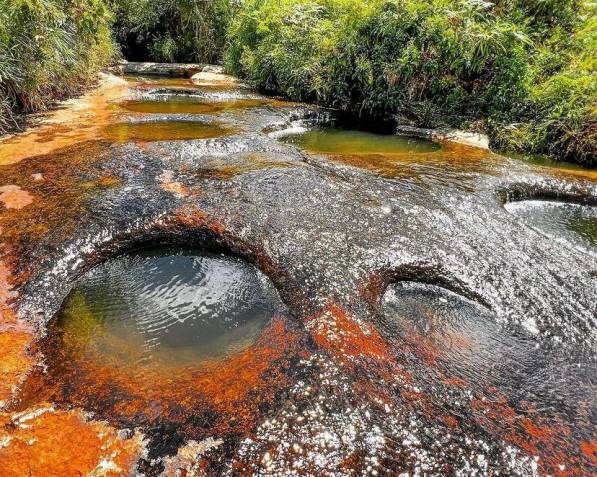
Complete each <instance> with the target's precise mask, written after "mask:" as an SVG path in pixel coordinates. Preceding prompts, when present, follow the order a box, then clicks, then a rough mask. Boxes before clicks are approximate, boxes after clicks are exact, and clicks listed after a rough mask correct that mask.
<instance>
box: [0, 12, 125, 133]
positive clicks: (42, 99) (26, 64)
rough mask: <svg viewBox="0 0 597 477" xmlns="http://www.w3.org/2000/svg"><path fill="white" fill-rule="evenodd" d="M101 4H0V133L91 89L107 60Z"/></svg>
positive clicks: (106, 32)
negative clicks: (23, 116)
mask: <svg viewBox="0 0 597 477" xmlns="http://www.w3.org/2000/svg"><path fill="white" fill-rule="evenodd" d="M109 22H110V13H109V11H108V9H107V8H106V5H105V3H104V2H103V1H102V0H0V132H2V130H5V129H7V128H9V127H11V126H15V125H16V122H15V119H14V113H15V112H32V111H39V110H43V109H45V108H47V107H48V105H49V104H51V103H52V102H53V101H55V100H56V99H60V98H64V97H67V96H69V95H71V94H73V93H75V92H76V91H78V90H80V89H81V87H82V86H84V85H86V84H88V83H89V81H90V80H91V79H92V78H93V77H94V73H95V72H96V71H97V70H98V69H99V68H101V67H102V66H103V65H105V64H106V63H107V62H108V61H109V60H110V58H111V56H112V53H113V49H112V41H111V38H110V30H109Z"/></svg>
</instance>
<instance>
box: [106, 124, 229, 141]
mask: <svg viewBox="0 0 597 477" xmlns="http://www.w3.org/2000/svg"><path fill="white" fill-rule="evenodd" d="M231 131H232V130H231V129H229V128H225V127H222V126H219V125H217V124H212V123H203V122H199V121H148V122H130V123H115V124H110V125H108V126H106V127H105V128H104V129H103V130H102V134H103V136H104V137H105V138H106V139H109V140H111V141H115V142H128V141H175V140H185V139H209V138H214V137H221V136H225V135H227V134H230V132H231Z"/></svg>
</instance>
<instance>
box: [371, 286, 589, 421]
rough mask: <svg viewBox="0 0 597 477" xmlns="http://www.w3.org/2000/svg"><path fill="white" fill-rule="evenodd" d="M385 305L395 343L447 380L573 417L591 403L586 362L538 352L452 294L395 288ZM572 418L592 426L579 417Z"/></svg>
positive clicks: (488, 313) (522, 335)
mask: <svg viewBox="0 0 597 477" xmlns="http://www.w3.org/2000/svg"><path fill="white" fill-rule="evenodd" d="M382 303H383V310H384V314H385V316H386V317H387V318H388V319H389V320H390V322H391V323H392V327H393V328H394V332H395V333H396V335H397V336H400V338H401V339H404V340H405V342H406V343H408V346H409V347H412V349H413V352H414V353H422V355H423V356H425V357H426V359H427V360H429V361H430V362H433V363H435V364H436V365H437V366H439V367H440V369H442V371H443V372H444V373H445V374H446V376H448V377H450V378H452V377H454V378H457V379H461V380H464V382H466V383H470V384H471V385H472V386H473V387H475V388H477V389H478V390H483V389H486V388H488V387H492V386H495V387H497V388H499V389H500V390H501V391H503V392H505V393H506V394H507V395H508V396H509V398H510V399H512V400H513V401H514V402H516V401H518V400H525V401H529V402H532V403H534V405H537V406H541V407H545V408H550V409H552V408H553V409H554V410H555V409H558V412H567V413H570V414H574V413H575V412H576V411H575V409H576V405H577V404H578V402H583V401H586V402H590V401H591V399H592V396H593V395H594V392H595V385H594V383H593V376H594V373H595V370H596V369H595V365H594V363H592V362H591V361H590V360H589V359H587V358H586V357H582V356H578V357H577V358H566V357H564V356H561V355H559V354H558V353H550V352H546V351H545V350H540V349H538V348H537V347H536V343H535V342H534V341H533V339H532V338H531V337H529V336H527V335H526V334H525V333H524V332H523V331H522V330H518V331H517V330H511V329H508V328H506V327H504V326H503V325H500V324H499V323H497V321H496V319H495V315H494V314H493V313H492V312H491V311H490V310H488V309H487V308H485V307H483V306H481V305H479V304H477V303H475V302H473V301H471V300H468V299H466V298H464V297H462V296H460V295H458V294H456V293H453V292H451V291H448V290H446V289H444V288H441V287H438V286H434V285H427V284H422V283H415V282H400V283H396V284H393V285H391V286H390V287H389V288H388V290H387V292H386V293H385V295H384V297H383V302H382ZM570 417H572V416H570ZM572 418H573V419H574V420H577V421H578V422H579V423H584V424H586V425H589V424H590V423H588V422H586V416H583V415H581V414H579V415H576V416H574V417H572Z"/></svg>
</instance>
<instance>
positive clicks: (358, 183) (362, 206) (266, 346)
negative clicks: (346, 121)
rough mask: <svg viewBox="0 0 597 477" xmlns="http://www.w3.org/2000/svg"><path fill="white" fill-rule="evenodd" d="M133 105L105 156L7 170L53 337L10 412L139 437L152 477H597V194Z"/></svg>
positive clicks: (259, 121)
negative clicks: (52, 414)
mask: <svg viewBox="0 0 597 477" xmlns="http://www.w3.org/2000/svg"><path fill="white" fill-rule="evenodd" d="M128 81H129V84H130V86H131V88H133V91H132V92H131V94H130V95H128V96H127V97H126V98H125V99H124V100H123V101H120V102H118V103H114V104H112V105H111V106H110V107H109V108H110V114H109V115H106V116H107V117H109V118H111V120H110V122H109V124H107V125H104V124H102V127H101V128H100V135H99V137H97V138H94V137H93V136H92V135H89V138H88V139H89V143H83V144H78V145H76V147H72V148H68V147H67V148H64V149H61V150H59V151H56V152H53V153H51V154H48V155H44V156H38V157H35V156H33V157H28V158H26V159H24V160H22V161H21V162H19V163H18V164H13V165H6V166H2V167H3V168H2V170H0V179H1V182H0V186H1V187H2V189H1V191H2V194H0V200H1V201H2V204H3V207H2V208H0V227H1V230H2V234H3V240H4V241H5V243H6V244H7V245H6V247H7V250H6V252H5V255H4V256H3V260H4V261H6V263H7V264H10V266H11V267H12V268H11V269H10V270H11V271H10V273H9V272H6V273H7V274H8V275H7V276H8V278H7V279H6V281H7V283H8V282H10V283H14V284H15V287H16V288H15V290H16V291H15V292H14V293H13V292H12V291H10V293H8V294H7V293H5V295H6V296H7V297H8V298H9V299H11V300H13V301H14V303H15V309H16V310H17V311H18V314H19V317H21V319H22V320H24V321H26V322H28V323H30V324H31V325H33V328H34V329H36V330H39V332H38V334H37V335H36V338H35V340H33V342H31V343H28V344H27V350H28V351H27V352H28V353H30V354H29V355H30V356H34V357H35V359H36V360H38V362H37V366H35V367H34V369H33V370H32V371H31V372H29V373H28V374H27V377H26V378H25V377H23V378H22V384H21V381H19V383H18V385H14V389H17V390H18V391H17V393H16V397H15V400H14V402H13V403H12V404H11V406H12V407H10V411H11V412H13V411H14V412H16V411H23V412H26V411H28V410H30V409H32V408H34V406H36V405H39V403H50V404H51V405H52V406H54V407H56V408H57V409H59V410H61V411H64V412H75V411H78V410H82V411H84V412H86V413H89V414H86V415H87V418H88V419H89V420H90V421H95V420H97V421H102V422H104V421H105V423H107V424H106V425H107V426H111V427H112V428H114V429H117V430H118V431H122V432H121V434H122V435H123V436H128V435H131V434H132V433H133V432H138V433H141V434H142V436H143V438H144V440H143V446H144V450H143V452H142V453H140V454H139V455H138V457H137V459H136V461H135V462H136V463H135V467H134V472H136V473H137V474H138V475H145V476H147V477H149V476H157V475H203V474H205V475H238V474H243V475H342V476H343V475H355V474H358V475H400V474H403V475H445V474H450V475H520V476H529V475H537V474H540V475H548V474H549V475H579V476H580V475H592V474H594V473H595V470H596V469H597V451H596V449H597V444H596V442H595V435H596V433H597V401H596V400H595V395H597V388H596V385H595V383H596V382H597V379H596V378H597V371H596V368H595V365H596V363H597V355H596V354H595V349H596V348H595V345H596V343H597V322H596V316H597V308H596V303H597V287H596V286H595V285H596V283H597V282H596V280H597V261H596V258H595V257H596V255H595V246H596V228H597V225H596V224H597V215H596V212H595V210H596V208H595V203H596V201H597V199H596V198H597V186H596V185H595V175H594V172H593V171H585V170H582V169H579V168H574V167H572V168H565V169H561V168H559V167H550V168H547V167H544V166H545V164H540V165H534V164H529V163H524V162H521V161H519V160H515V159H512V158H509V157H505V156H502V155H498V154H494V153H491V152H489V151H484V150H481V149H475V148H470V147H467V146H463V145H458V144H454V143H448V142H446V143H442V144H438V143H435V142H431V141H428V140H423V139H416V138H408V137H402V136H394V135H382V134H373V133H369V132H364V131H359V130H350V129H342V128H338V127H331V125H330V122H329V112H326V111H322V110H320V109H318V108H316V107H308V106H305V105H300V104H293V103H288V102H284V101H280V100H277V99H273V98H268V97H263V96H260V95H258V94H257V93H255V92H253V91H251V90H249V89H247V88H246V87H244V86H241V85H238V84H236V83H231V84H226V85H222V84H214V85H212V86H210V85H207V86H205V85H201V86H198V85H194V84H193V83H192V82H191V81H190V80H186V79H163V78H140V77H135V78H128ZM273 106H275V107H273ZM288 132H294V133H297V132H299V134H292V135H288V134H287V133H288ZM145 243H150V244H155V245H156V247H155V248H150V249H139V244H145ZM160 244H162V245H160ZM172 244H178V245H177V246H174V245H172ZM158 245H159V247H158ZM215 250H217V251H220V250H225V251H226V253H225V254H221V253H215V252H210V251H215ZM13 268H14V271H12V270H13ZM7 270H8V269H7ZM0 272H2V273H4V269H3V268H1V267H0ZM3 277H4V276H3V275H2V274H1V273H0V279H1V280H4V278H3ZM0 285H1V283H0ZM0 290H1V288H0ZM17 292H18V293H17ZM1 299H2V295H1V294H0V300H1ZM6 328H7V329H10V327H8V326H7V327H6ZM11 422H12V421H11ZM15 422H20V421H18V419H17V421H15ZM11 426H12V427H11ZM4 427H5V430H4V431H3V432H5V433H8V435H7V436H4V435H0V442H2V443H3V446H4V447H2V448H1V449H0V451H3V452H8V453H9V455H10V456H11V457H12V455H13V454H10V453H11V452H15V453H16V452H17V451H14V450H13V448H12V445H13V443H14V442H16V439H15V438H14V436H13V435H12V434H10V433H11V432H13V430H14V429H15V425H14V424H10V425H7V426H4ZM17 427H18V425H17ZM52 432H53V435H52V438H53V440H52V441H51V443H50V444H49V445H48V448H50V449H51V450H52V451H55V452H56V453H57V454H58V455H63V454H64V447H63V444H61V441H60V438H54V434H55V435H56V436H60V435H61V434H60V432H61V430H60V429H55V430H53V431H52ZM36 439H37V436H33V437H32V438H31V439H30V441H29V442H30V444H28V445H30V446H35V445H36V444H35V443H36V442H37V441H36ZM0 447H1V446H0ZM32 449H35V447H32ZM44 452H45V451H44ZM14 455H17V454H14ZM20 455H21V454H18V455H17V457H16V458H15V459H16V460H17V461H18V460H19V459H20V457H18V456H20ZM36 455H45V454H43V452H42V453H40V452H37V451H36ZM0 458H1V453H0ZM15 459H13V460H15ZM105 459H108V460H109V457H105ZM21 460H22V459H21ZM102 462H104V461H102ZM106 462H107V461H106ZM102 465H103V466H104V467H102V468H111V469H112V468H115V467H114V466H113V465H112V464H110V463H108V464H106V463H105V462H104V464H102ZM114 465H115V464H114ZM106 466H108V467H106ZM98 468H100V467H97V468H96V470H97V469H98ZM77 471H79V469H77ZM94 472H95V471H94ZM63 473H64V472H63ZM56 475H61V474H60V472H57V473H56Z"/></svg>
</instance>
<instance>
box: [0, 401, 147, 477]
mask: <svg viewBox="0 0 597 477" xmlns="http://www.w3.org/2000/svg"><path fill="white" fill-rule="evenodd" d="M0 442H2V444H3V445H2V446H0V469H2V475H3V476H5V477H13V476H14V477H22V476H26V475H30V476H39V477H41V476H44V477H67V476H78V475H96V476H100V475H101V476H105V477H116V476H128V475H131V474H132V473H133V470H134V466H135V464H136V462H137V460H138V459H139V457H140V454H141V452H142V450H143V441H142V437H141V435H140V434H135V436H134V437H133V438H131V439H123V438H122V437H120V435H119V433H118V431H117V430H116V429H114V428H112V427H110V426H108V425H107V424H105V423H101V422H87V421H86V420H85V417H84V415H83V413H82V412H80V411H68V412H64V411H55V410H54V409H53V408H52V407H51V406H50V405H40V406H37V407H35V408H32V409H28V410H27V411H25V412H22V413H18V414H1V415H0Z"/></svg>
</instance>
